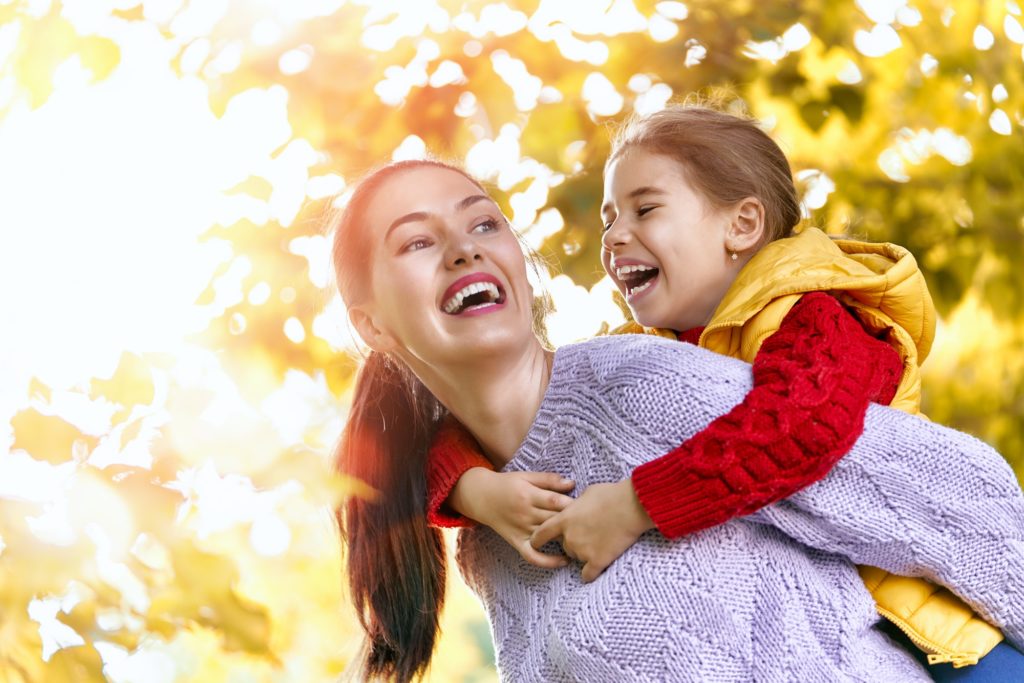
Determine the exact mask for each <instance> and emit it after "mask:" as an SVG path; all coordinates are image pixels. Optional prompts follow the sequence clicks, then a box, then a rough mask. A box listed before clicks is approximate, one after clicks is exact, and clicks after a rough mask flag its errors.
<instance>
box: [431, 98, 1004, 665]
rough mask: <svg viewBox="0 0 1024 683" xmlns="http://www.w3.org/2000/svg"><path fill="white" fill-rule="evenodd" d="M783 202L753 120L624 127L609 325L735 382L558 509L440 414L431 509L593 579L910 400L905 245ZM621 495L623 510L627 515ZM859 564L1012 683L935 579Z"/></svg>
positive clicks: (917, 618)
mask: <svg viewBox="0 0 1024 683" xmlns="http://www.w3.org/2000/svg"><path fill="white" fill-rule="evenodd" d="M799 217H800V213H799V205H798V201H797V196H796V191H795V188H794V187H793V182H792V176H791V173H790V168H789V163H788V161H787V160H786V158H785V155H784V154H783V153H782V151H781V150H780V149H779V148H778V146H777V145H776V144H775V143H774V142H773V141H772V140H771V138H769V137H768V136H767V135H766V134H765V133H764V132H763V131H762V130H761V129H760V128H759V127H758V126H757V125H756V123H755V122H754V121H752V120H750V119H746V118H741V117H737V116H733V115H730V114H726V113H723V112H720V111H716V110H713V109H709V108H704V107H694V106H675V107H669V108H667V109H665V110H663V111H661V112H658V113H656V114H653V115H651V116H648V117H646V118H641V119H637V120H634V121H632V122H631V123H630V124H629V125H627V126H626V127H625V128H624V129H623V130H622V131H621V132H620V134H619V136H618V137H617V139H616V140H615V141H614V142H613V148H612V153H611V155H610V157H609V159H608V161H607V163H606V167H605V201H604V204H603V206H602V218H603V221H604V224H605V232H604V235H603V245H604V250H603V258H602V260H603V264H604V267H605V270H606V271H607V272H608V274H609V276H610V277H611V278H612V280H613V281H614V283H615V284H616V286H617V287H618V288H619V291H620V292H621V293H622V295H623V296H624V297H625V299H626V302H627V304H628V305H629V307H630V310H631V312H632V313H633V317H634V319H635V320H636V321H637V323H638V324H636V325H627V326H626V327H625V328H624V329H622V330H620V331H623V332H641V331H642V332H648V333H654V334H659V335H661V336H668V337H671V338H678V339H680V340H682V341H687V342H690V343H693V344H698V345H700V346H702V347H705V348H708V349H711V350H713V351H717V352H719V353H723V354H726V355H730V356H733V357H737V358H741V359H743V360H746V361H748V362H752V363H753V367H754V386H753V389H752V390H751V392H750V394H749V395H747V397H746V398H745V399H744V401H743V402H742V403H741V404H740V405H738V406H736V407H735V408H734V409H733V410H732V411H730V412H729V413H728V414H726V415H723V416H721V417H720V418H719V419H717V420H715V421H714V422H712V423H711V424H710V425H708V427H707V429H705V430H703V431H701V432H700V433H699V434H696V435H695V436H693V437H692V438H690V439H688V440H687V441H685V442H683V443H682V444H680V445H679V446H678V447H676V448H674V449H673V450H672V451H670V452H668V453H667V454H665V455H663V456H662V457H660V458H658V459H656V460H654V461H652V462H649V463H646V464H644V465H642V466H641V467H638V468H637V469H636V470H635V471H633V472H632V476H631V477H630V478H629V479H624V480H623V481H621V482H619V483H618V484H615V485H609V486H597V487H591V488H590V489H588V490H587V491H584V492H583V493H582V494H581V495H580V497H579V498H578V500H577V501H576V502H575V503H572V504H571V505H570V500H571V499H569V498H568V497H566V496H564V495H563V494H564V493H565V492H567V491H568V489H569V488H570V487H571V482H561V481H558V480H557V478H553V477H552V476H551V475H549V474H544V473H540V474H532V475H530V476H531V477H532V478H531V479H524V478H523V477H524V475H522V474H520V473H515V474H508V473H495V472H493V471H492V470H491V468H490V466H489V464H488V463H487V461H486V460H484V459H482V458H481V457H480V456H479V455H478V453H477V452H476V449H475V445H474V444H473V443H472V440H471V439H470V438H469V437H467V435H466V434H465V432H463V431H461V430H459V429H458V428H457V426H454V425H449V426H448V427H447V428H446V429H445V430H443V431H442V432H441V433H440V435H439V437H438V439H437V440H435V443H434V447H433V449H432V453H431V457H430V460H429V462H428V480H429V482H430V484H429V489H428V496H429V502H430V506H429V508H428V510H429V512H430V517H431V521H432V522H433V523H434V524H436V525H438V526H456V525H462V524H465V523H466V520H465V518H462V517H458V516H456V515H453V514H451V512H452V510H454V511H455V512H457V513H463V514H464V515H465V516H466V517H468V518H470V519H474V520H477V521H479V522H481V523H483V524H486V525H488V526H490V527H491V528H493V529H495V530H496V531H497V532H498V533H499V534H501V535H502V537H504V538H505V539H506V540H507V541H509V542H510V543H511V544H512V545H513V546H515V547H516V548H517V549H518V550H519V551H520V553H521V554H522V555H523V556H524V558H526V559H527V560H529V561H531V562H534V563H535V564H539V565H541V566H554V565H555V564H556V563H557V562H559V561H561V558H559V557H557V556H547V557H544V556H540V555H539V553H537V552H536V548H539V547H541V546H542V545H544V544H545V543H546V542H547V541H549V540H551V539H554V538H557V537H562V538H563V546H564V548H565V551H566V553H567V554H569V555H570V556H572V557H574V558H576V559H579V560H580V561H581V562H583V563H584V565H583V570H582V575H583V578H584V580H592V579H593V578H595V577H596V576H597V575H598V574H600V572H601V571H603V570H604V569H605V568H606V567H607V566H608V565H609V564H610V563H611V562H612V561H613V560H614V559H615V558H617V557H618V556H619V555H620V554H621V553H622V551H623V550H625V549H626V548H627V547H629V546H630V545H631V544H632V543H633V542H634V541H635V540H636V538H637V535H638V534H639V533H640V532H642V531H644V530H645V529H647V528H651V527H656V528H657V529H658V530H659V531H661V532H662V534H664V535H665V536H666V537H668V538H678V537H680V536H683V535H685V534H691V533H694V532H697V531H700V530H703V529H708V528H710V527H713V526H715V525H717V524H720V523H723V522H725V521H727V520H729V519H733V518H736V517H740V516H743V515H747V514H750V513H752V512H754V511H756V510H759V509H761V508H762V507H764V506H766V505H768V504H770V503H772V502H774V501H777V500H780V499H782V498H785V497H787V496H789V495H791V494H793V493H795V492H796V491H799V490H801V489H802V488H804V487H806V486H808V485H809V484H811V483H813V482H815V481H818V480H819V479H820V478H821V477H823V476H824V475H825V474H826V473H827V472H828V471H829V470H830V469H831V468H832V467H833V466H834V464H835V463H836V461H837V460H838V459H839V458H840V457H842V456H843V455H844V454H845V453H846V452H848V450H849V448H850V446H851V445H852V443H853V442H854V440H855V439H856V438H857V436H858V435H859V434H860V432H861V429H862V425H863V418H864V414H865V411H866V410H867V407H868V405H869V403H871V402H878V403H883V404H889V405H892V406H893V407H897V408H900V409H902V410H905V411H907V412H912V413H916V412H917V411H918V408H919V402H920V375H919V371H918V366H919V363H920V361H921V360H923V358H924V357H925V356H926V355H927V353H928V350H929V347H930V345H931V342H932V336H933V333H934V325H935V314H934V309H933V307H932V302H931V299H930V296H929V294H928V291H927V287H926V285H925V282H924V279H923V277H922V276H921V273H920V271H919V270H918V269H917V265H916V263H915V261H914V259H913V257H912V256H911V255H910V254H909V253H908V252H907V251H906V250H904V249H902V248H900V247H896V246H894V245H889V244H869V243H862V242H853V241H843V240H835V241H833V240H831V239H829V238H828V237H827V236H825V235H824V234H823V233H822V232H820V231H819V230H816V229H813V228H808V229H806V230H804V231H803V232H801V233H800V234H798V235H796V236H792V235H793V228H794V226H795V225H796V224H797V223H798V221H799ZM446 499H447V505H445V504H444V502H445V500H446ZM636 500H639V503H640V505H641V506H642V507H640V508H639V509H640V510H642V512H643V513H645V514H644V515H641V516H640V517H639V518H638V517H635V516H634V517H630V516H629V511H636V510H637V509H638V508H637V507H636V506H635V504H634V501H636ZM563 509H564V512H560V511H562V510H563ZM559 512H560V513H559ZM862 575H863V577H864V580H865V582H866V584H867V585H868V587H869V588H870V589H871V590H872V591H873V593H874V595H875V597H876V600H877V601H878V610H879V612H880V613H881V614H882V615H883V616H885V617H886V618H887V619H889V620H890V621H891V622H892V623H894V624H895V626H896V627H897V628H898V629H899V630H900V632H902V633H905V634H906V637H907V638H909V639H910V640H911V641H912V642H913V643H914V644H915V645H917V646H918V647H919V648H920V649H921V650H923V651H924V652H925V653H927V654H928V661H929V662H930V663H932V664H939V663H952V665H953V666H955V667H961V666H964V665H967V664H974V663H977V662H978V660H979V658H981V657H984V656H985V655H986V654H988V653H989V652H991V651H992V650H993V648H998V650H997V656H996V657H994V658H993V660H992V661H993V662H997V661H998V667H999V671H1000V672H1005V671H1006V670H1007V667H1008V666H1011V667H1015V668H1014V670H1015V671H1017V670H1019V672H1020V674H1021V676H1022V680H1024V657H1021V656H1020V655H1019V654H1018V653H1016V652H1014V651H1012V650H1009V648H1007V646H1005V645H1003V646H999V643H1000V642H1001V640H1002V634H1000V633H999V631H998V630H996V629H994V628H993V627H991V626H990V625H989V624H988V623H986V622H985V621H984V620H982V619H980V618H978V617H976V616H975V615H974V614H973V612H972V611H971V610H970V609H969V608H967V607H966V606H965V605H963V603H962V602H961V601H960V600H958V599H957V598H956V597H955V596H954V595H953V594H952V593H950V592H949V591H947V590H944V589H940V588H938V587H936V586H934V585H933V584H930V583H929V582H927V581H925V580H923V579H907V578H904V577H895V576H891V575H888V574H886V573H885V572H882V571H880V570H877V569H874V568H871V567H863V568H862ZM922 657H923V655H922ZM983 661H984V660H983ZM951 669H952V667H949V666H946V667H944V668H942V669H936V670H935V671H934V672H933V673H937V674H939V675H951ZM984 671H985V667H981V668H979V669H978V670H977V671H975V672H974V673H977V674H982V673H984ZM992 675H995V672H994V671H993V674H992ZM983 678H984V677H983ZM984 679H985V680H992V678H991V677H989V678H984Z"/></svg>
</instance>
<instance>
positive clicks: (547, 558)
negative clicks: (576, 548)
mask: <svg viewBox="0 0 1024 683" xmlns="http://www.w3.org/2000/svg"><path fill="white" fill-rule="evenodd" d="M517 550H519V554H520V555H522V556H523V559H524V560H526V561H527V562H529V563H530V564H532V565H534V566H536V567H543V568H544V569H558V568H559V567H564V566H566V565H567V564H569V558H567V557H565V556H564V555H548V554H547V553H542V552H540V551H539V550H535V549H534V548H533V546H531V545H530V540H529V539H524V540H523V542H522V543H520V544H519V547H518V548H517Z"/></svg>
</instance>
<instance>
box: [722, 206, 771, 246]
mask: <svg viewBox="0 0 1024 683" xmlns="http://www.w3.org/2000/svg"><path fill="white" fill-rule="evenodd" d="M764 229H765V226H764V204H762V203H761V200H760V199H758V198H757V197H747V198H746V199H742V200H740V202H739V203H738V204H736V206H735V208H734V209H733V212H732V221H731V222H730V224H729V229H728V230H727V231H726V235H725V243H726V248H727V249H729V250H730V251H733V252H744V251H747V250H748V249H753V248H754V247H756V246H757V245H758V244H760V243H761V241H762V239H763V238H764Z"/></svg>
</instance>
